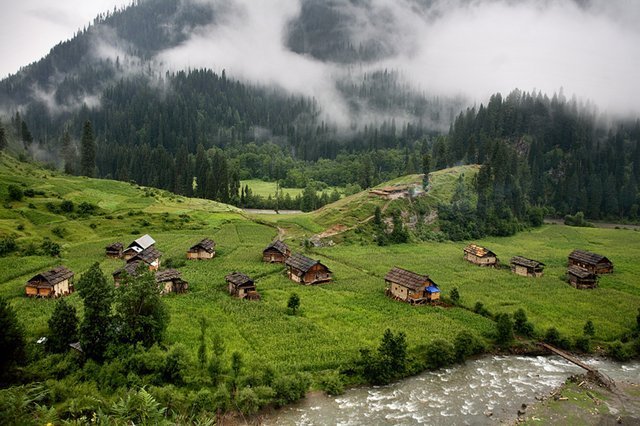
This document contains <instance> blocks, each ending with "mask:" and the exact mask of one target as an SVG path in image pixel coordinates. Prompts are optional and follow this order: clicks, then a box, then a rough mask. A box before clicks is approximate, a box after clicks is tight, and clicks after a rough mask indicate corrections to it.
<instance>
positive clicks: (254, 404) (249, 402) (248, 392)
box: [236, 388, 260, 415]
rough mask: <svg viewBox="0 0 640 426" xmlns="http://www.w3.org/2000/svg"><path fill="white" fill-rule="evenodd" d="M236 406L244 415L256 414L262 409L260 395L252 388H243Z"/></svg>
mask: <svg viewBox="0 0 640 426" xmlns="http://www.w3.org/2000/svg"><path fill="white" fill-rule="evenodd" d="M236 406H237V407H238V410H240V412H241V413H242V414H247V415H251V414H255V413H257V412H258V410H259V409H260V400H259V399H258V395H256V393H255V392H254V391H253V389H251V388H242V389H240V391H239V392H238V394H237V395H236Z"/></svg>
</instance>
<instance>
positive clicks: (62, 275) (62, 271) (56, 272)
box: [29, 266, 75, 286]
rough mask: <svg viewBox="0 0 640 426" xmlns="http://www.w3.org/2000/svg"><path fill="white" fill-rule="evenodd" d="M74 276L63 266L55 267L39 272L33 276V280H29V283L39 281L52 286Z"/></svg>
mask: <svg viewBox="0 0 640 426" xmlns="http://www.w3.org/2000/svg"><path fill="white" fill-rule="evenodd" d="M74 275H75V274H74V273H73V271H71V270H70V269H67V268H66V267H64V266H56V267H55V268H53V269H51V270H50V271H45V272H41V273H39V274H38V275H35V276H34V277H33V278H31V279H30V280H29V282H31V281H40V280H44V281H46V282H47V284H48V285H50V286H54V285H56V284H58V283H60V282H62V281H64V280H68V279H69V278H71V277H73V276H74Z"/></svg>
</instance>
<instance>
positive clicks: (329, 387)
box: [320, 370, 344, 396]
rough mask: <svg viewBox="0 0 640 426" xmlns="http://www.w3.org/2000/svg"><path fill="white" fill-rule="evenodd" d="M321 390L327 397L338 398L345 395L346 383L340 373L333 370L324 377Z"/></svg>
mask: <svg viewBox="0 0 640 426" xmlns="http://www.w3.org/2000/svg"><path fill="white" fill-rule="evenodd" d="M320 388H321V389H322V390H323V391H325V392H326V393H327V395H331V396H338V395H342V394H343V393H344V383H343V382H342V378H341V377H340V373H339V372H338V371H335V370H332V371H330V372H328V373H326V374H324V375H323V376H322V378H321V379H320Z"/></svg>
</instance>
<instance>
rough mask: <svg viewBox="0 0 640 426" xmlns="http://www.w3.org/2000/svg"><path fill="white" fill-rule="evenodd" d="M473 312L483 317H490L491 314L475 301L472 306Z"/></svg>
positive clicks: (482, 304) (480, 303)
mask: <svg viewBox="0 0 640 426" xmlns="http://www.w3.org/2000/svg"><path fill="white" fill-rule="evenodd" d="M473 312H475V313H476V314H478V315H482V316H483V317H491V312H489V310H488V309H487V308H485V306H484V303H482V302H480V301H477V302H476V304H475V305H474V306H473Z"/></svg>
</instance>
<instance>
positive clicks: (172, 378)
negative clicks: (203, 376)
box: [162, 344, 191, 384]
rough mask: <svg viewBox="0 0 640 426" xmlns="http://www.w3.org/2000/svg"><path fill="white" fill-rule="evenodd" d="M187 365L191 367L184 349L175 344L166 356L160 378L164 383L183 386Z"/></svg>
mask: <svg viewBox="0 0 640 426" xmlns="http://www.w3.org/2000/svg"><path fill="white" fill-rule="evenodd" d="M189 365H191V359H190V357H189V354H188V353H187V350H186V348H185V347H184V346H182V345H180V344H177V345H175V346H173V347H172V348H171V349H170V350H169V353H168V354H167V357H166V359H165V364H164V368H163V371H162V377H163V379H164V380H165V381H166V382H169V383H174V384H183V383H184V382H185V377H186V375H187V371H188V368H189Z"/></svg>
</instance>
